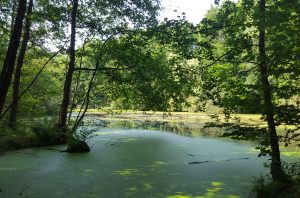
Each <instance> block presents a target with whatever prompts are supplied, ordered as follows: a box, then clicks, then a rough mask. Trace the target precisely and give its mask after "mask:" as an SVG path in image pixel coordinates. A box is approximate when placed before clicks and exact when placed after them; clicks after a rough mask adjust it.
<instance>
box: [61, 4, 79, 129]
mask: <svg viewBox="0 0 300 198" xmlns="http://www.w3.org/2000/svg"><path fill="white" fill-rule="evenodd" d="M72 5H73V7H72V14H71V42H70V48H69V51H70V62H69V67H68V71H67V74H66V79H65V84H64V92H63V100H62V104H61V107H60V113H59V118H58V127H59V128H60V129H62V130H65V129H66V123H67V113H68V106H69V101H70V91H71V84H72V77H73V73H74V68H75V42H76V20H77V16H76V15H77V10H78V0H73V1H72Z"/></svg>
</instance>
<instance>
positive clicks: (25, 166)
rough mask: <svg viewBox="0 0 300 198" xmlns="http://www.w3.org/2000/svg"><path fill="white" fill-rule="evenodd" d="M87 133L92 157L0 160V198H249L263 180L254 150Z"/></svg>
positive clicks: (51, 154)
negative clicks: (259, 179)
mask: <svg viewBox="0 0 300 198" xmlns="http://www.w3.org/2000/svg"><path fill="white" fill-rule="evenodd" d="M92 128H93V131H94V132H93V135H94V136H93V137H92V138H90V139H89V140H88V143H89V145H90V146H91V152H90V153H83V154H69V153H65V152H60V150H64V149H65V148H66V146H56V147H51V148H34V149H25V150H21V151H17V152H10V153H7V154H6V155H4V156H2V157H1V158H0V178H1V180H0V189H1V192H0V197H30V198H31V197H105V198H106V197H116V198H119V197H138V198H139V197H155V198H156V197H168V198H179V197H181V198H189V197H203V198H208V197H214V198H215V197H222V198H224V197H227V198H236V197H249V194H250V193H251V186H252V184H253V183H252V182H251V181H253V180H254V179H255V177H259V176H260V175H264V174H266V173H268V169H267V168H265V167H264V166H263V164H264V163H265V162H267V159H266V158H258V157H257V152H256V151H254V150H253V148H254V147H255V145H254V144H253V143H245V142H234V141H231V140H227V139H220V138H209V137H193V138H192V137H187V136H181V135H178V134H175V133H171V132H162V131H158V130H145V129H124V128H123V129H121V128H107V127H105V128H103V127H95V126H94V127H92ZM250 197H251V196H250Z"/></svg>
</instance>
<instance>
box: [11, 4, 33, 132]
mask: <svg viewBox="0 0 300 198" xmlns="http://www.w3.org/2000/svg"><path fill="white" fill-rule="evenodd" d="M32 7H33V0H30V1H29V5H28V10H27V16H26V23H25V29H24V37H23V41H22V46H21V49H20V52H19V56H18V60H17V66H16V71H15V76H14V85H13V98H12V106H11V109H10V115H9V123H8V126H9V127H10V128H17V112H18V105H19V99H18V97H19V88H20V77H21V70H22V66H23V62H24V57H25V52H26V49H27V44H28V41H29V38H30V27H31V14H32Z"/></svg>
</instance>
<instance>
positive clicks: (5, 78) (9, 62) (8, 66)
mask: <svg viewBox="0 0 300 198" xmlns="http://www.w3.org/2000/svg"><path fill="white" fill-rule="evenodd" d="M26 3H27V1H26V0H20V1H19V7H18V12H17V17H16V20H15V25H14V29H13V32H12V34H11V37H10V41H9V46H8V49H7V52H6V57H5V60H4V63H3V67H2V71H1V75H0V114H1V113H2V110H3V107H4V104H5V100H6V97H7V92H8V89H9V86H10V82H11V78H12V75H13V71H14V67H15V61H16V56H17V52H18V48H19V44H20V37H21V33H22V27H23V20H24V17H25V12H26Z"/></svg>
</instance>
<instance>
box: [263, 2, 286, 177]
mask: <svg viewBox="0 0 300 198" xmlns="http://www.w3.org/2000/svg"><path fill="white" fill-rule="evenodd" d="M259 10H260V13H261V16H260V17H261V19H260V21H259V23H260V24H259V26H260V27H259V68H260V78H261V85H262V91H263V100H264V113H265V115H266V118H267V123H268V135H269V141H270V146H271V158H272V159H271V160H272V162H271V174H272V178H273V180H274V181H281V180H282V179H283V176H284V173H283V169H282V166H281V160H280V150H279V144H278V137H277V132H276V127H275V121H274V106H273V103H272V92H271V86H270V83H269V79H268V66H267V61H266V57H267V55H266V44H265V40H266V32H265V10H266V0H260V2H259Z"/></svg>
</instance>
